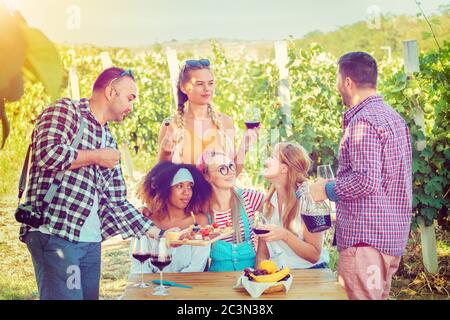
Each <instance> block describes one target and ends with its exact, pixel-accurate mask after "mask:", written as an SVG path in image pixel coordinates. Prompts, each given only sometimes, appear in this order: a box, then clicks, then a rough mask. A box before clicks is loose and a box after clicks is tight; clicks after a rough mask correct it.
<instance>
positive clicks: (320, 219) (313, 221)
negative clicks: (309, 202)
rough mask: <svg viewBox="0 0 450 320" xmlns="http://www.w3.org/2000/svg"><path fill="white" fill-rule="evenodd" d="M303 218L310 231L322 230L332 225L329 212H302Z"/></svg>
mask: <svg viewBox="0 0 450 320" xmlns="http://www.w3.org/2000/svg"><path fill="white" fill-rule="evenodd" d="M302 219H303V222H304V223H305V225H306V228H308V231H309V232H321V231H324V230H327V229H329V228H330V227H331V217H330V215H329V214H327V215H323V216H322V215H320V216H311V215H307V214H303V213H302Z"/></svg>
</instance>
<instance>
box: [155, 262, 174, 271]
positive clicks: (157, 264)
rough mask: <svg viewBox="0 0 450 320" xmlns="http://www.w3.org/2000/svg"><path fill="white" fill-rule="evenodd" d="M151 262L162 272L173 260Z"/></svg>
mask: <svg viewBox="0 0 450 320" xmlns="http://www.w3.org/2000/svg"><path fill="white" fill-rule="evenodd" d="M151 262H152V265H154V266H155V267H157V268H158V269H159V270H160V271H162V269H164V268H165V267H167V266H168V265H169V264H170V263H171V262H172V259H167V260H162V261H161V260H158V259H152V260H151Z"/></svg>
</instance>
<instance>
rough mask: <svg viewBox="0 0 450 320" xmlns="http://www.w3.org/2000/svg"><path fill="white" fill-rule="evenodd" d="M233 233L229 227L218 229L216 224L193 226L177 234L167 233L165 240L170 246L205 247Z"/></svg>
mask: <svg viewBox="0 0 450 320" xmlns="http://www.w3.org/2000/svg"><path fill="white" fill-rule="evenodd" d="M233 232H234V230H233V228H232V227H231V226H230V225H227V226H225V227H219V226H218V224H216V223H215V224H213V225H204V226H201V225H198V224H193V225H191V226H189V228H187V229H184V230H182V231H179V232H168V233H167V235H166V238H167V241H168V242H169V244H170V245H190V246H207V245H210V244H212V243H214V242H216V241H217V240H220V239H223V238H226V237H228V236H229V235H231V234H232V233H233Z"/></svg>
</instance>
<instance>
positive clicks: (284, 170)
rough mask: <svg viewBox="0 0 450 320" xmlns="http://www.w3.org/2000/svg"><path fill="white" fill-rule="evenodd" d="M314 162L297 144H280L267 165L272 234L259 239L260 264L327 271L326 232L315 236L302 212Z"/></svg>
mask: <svg viewBox="0 0 450 320" xmlns="http://www.w3.org/2000/svg"><path fill="white" fill-rule="evenodd" d="M310 165H311V160H310V158H309V156H308V153H307V152H306V151H305V149H304V148H303V147H302V146H300V145H299V144H297V143H290V142H284V143H278V144H276V145H275V146H274V148H273V150H272V156H271V157H269V158H268V159H267V161H266V164H265V169H264V173H263V175H264V177H265V178H266V179H267V180H269V181H270V182H271V186H270V189H269V193H268V196H267V198H266V200H265V201H264V209H263V217H265V220H266V225H265V226H264V227H263V229H267V230H270V232H268V233H264V234H260V235H258V238H259V241H258V252H257V259H256V260H257V262H260V261H262V260H265V259H269V258H270V259H271V260H274V261H275V262H276V263H277V265H278V266H285V267H289V268H291V269H309V268H326V267H327V262H328V252H327V250H326V249H325V248H324V247H323V241H324V234H325V231H322V232H317V233H311V232H309V231H308V229H307V228H306V226H305V223H304V222H303V220H302V217H301V214H300V208H301V207H302V205H305V204H306V203H305V201H307V199H306V197H307V196H308V190H307V183H308V182H307V177H308V170H309V168H310Z"/></svg>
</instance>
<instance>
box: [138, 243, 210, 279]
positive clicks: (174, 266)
mask: <svg viewBox="0 0 450 320" xmlns="http://www.w3.org/2000/svg"><path fill="white" fill-rule="evenodd" d="M210 250H211V246H210V245H208V246H188V245H183V246H180V247H176V248H173V249H172V262H171V263H170V264H169V265H168V266H167V267H165V268H164V269H163V271H164V272H202V271H204V270H205V267H206V264H207V263H208V259H209V252H210ZM132 253H133V241H131V244H130V253H129V256H130V259H131V269H130V273H140V272H141V263H140V262H139V261H138V260H136V259H134V258H133V256H132ZM143 270H144V273H157V272H159V269H158V268H156V267H155V266H153V265H152V264H151V262H150V259H149V260H147V261H145V262H144V268H143Z"/></svg>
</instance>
